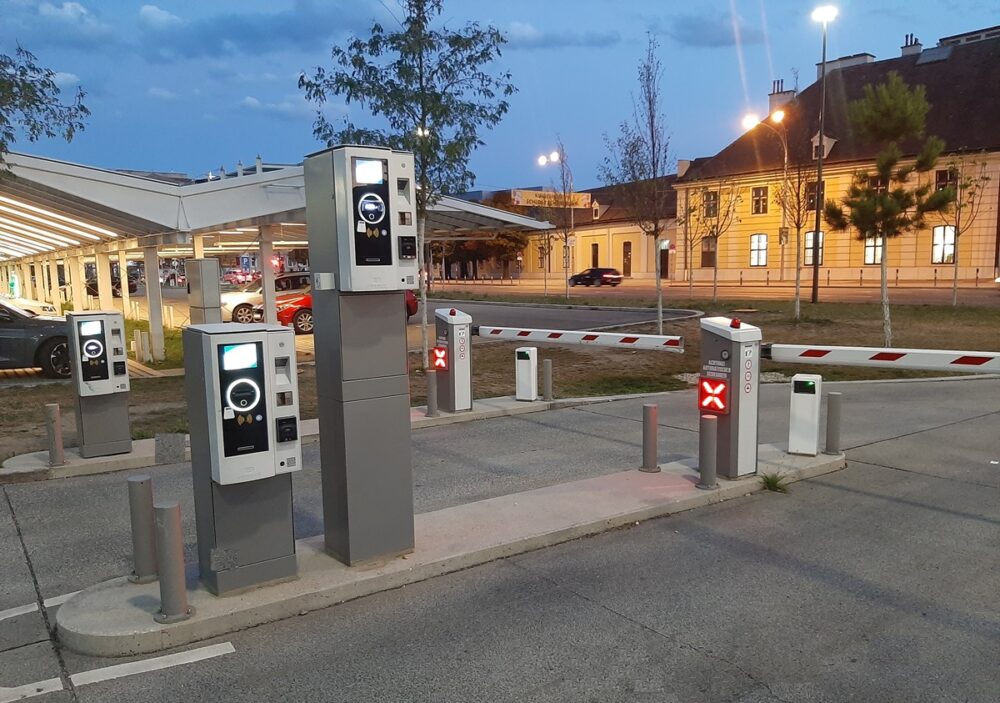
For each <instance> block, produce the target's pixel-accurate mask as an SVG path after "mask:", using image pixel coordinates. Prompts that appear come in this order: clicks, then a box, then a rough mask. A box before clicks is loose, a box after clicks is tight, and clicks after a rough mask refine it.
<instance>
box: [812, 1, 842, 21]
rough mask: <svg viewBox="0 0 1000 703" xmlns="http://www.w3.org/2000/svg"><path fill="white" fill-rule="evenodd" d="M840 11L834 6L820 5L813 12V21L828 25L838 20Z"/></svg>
mask: <svg viewBox="0 0 1000 703" xmlns="http://www.w3.org/2000/svg"><path fill="white" fill-rule="evenodd" d="M838 14H839V11H838V10H837V8H836V7H834V6H833V5H820V6H819V7H817V8H816V9H815V10H813V11H812V15H811V17H812V21H813V22H821V23H823V24H827V23H829V22H833V21H834V20H835V19H837V15H838Z"/></svg>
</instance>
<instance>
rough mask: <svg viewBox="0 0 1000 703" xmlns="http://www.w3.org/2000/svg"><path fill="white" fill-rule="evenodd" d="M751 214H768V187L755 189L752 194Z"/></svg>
mask: <svg viewBox="0 0 1000 703" xmlns="http://www.w3.org/2000/svg"><path fill="white" fill-rule="evenodd" d="M750 202H751V212H752V213H753V214H754V215H766V214H767V186H761V187H760V188H754V189H753V190H752V191H751V192H750Z"/></svg>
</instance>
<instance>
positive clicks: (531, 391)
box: [514, 347, 538, 401]
mask: <svg viewBox="0 0 1000 703" xmlns="http://www.w3.org/2000/svg"><path fill="white" fill-rule="evenodd" d="M514 398H515V400H527V401H534V400H538V349H537V348H536V347H518V348H517V349H515V350H514Z"/></svg>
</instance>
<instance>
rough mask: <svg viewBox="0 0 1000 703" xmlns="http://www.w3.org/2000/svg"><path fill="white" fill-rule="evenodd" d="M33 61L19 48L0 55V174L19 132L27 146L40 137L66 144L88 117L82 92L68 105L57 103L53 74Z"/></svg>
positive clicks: (32, 55) (79, 91) (57, 95)
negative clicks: (25, 140)
mask: <svg viewBox="0 0 1000 703" xmlns="http://www.w3.org/2000/svg"><path fill="white" fill-rule="evenodd" d="M36 61H37V59H36V58H35V56H34V54H32V53H31V52H30V51H27V50H25V49H22V48H21V47H20V46H18V47H17V49H16V50H15V51H14V55H13V56H8V55H7V54H0V173H2V172H4V171H6V170H7V168H8V167H7V166H6V160H5V157H6V155H7V154H8V153H9V150H10V146H11V144H13V143H14V142H15V141H17V133H18V132H19V131H20V132H22V133H23V134H24V135H25V136H26V137H27V138H28V141H29V142H35V141H38V140H39V139H41V138H42V137H49V138H51V137H62V138H63V139H65V140H66V141H67V142H69V141H72V140H73V137H74V136H75V135H76V133H77V132H78V131H80V130H82V129H83V128H84V123H83V120H84V118H85V117H87V116H88V115H90V110H88V109H87V108H86V106H85V105H84V104H83V98H84V97H85V96H86V94H85V93H84V92H83V90H82V89H81V88H77V90H76V96H75V97H74V99H73V101H72V102H70V103H68V104H67V103H62V102H60V100H59V96H60V95H61V93H62V91H60V90H59V86H58V85H56V82H55V73H54V72H53V71H51V70H50V69H47V68H42V67H41V66H39V65H38V64H37V63H36Z"/></svg>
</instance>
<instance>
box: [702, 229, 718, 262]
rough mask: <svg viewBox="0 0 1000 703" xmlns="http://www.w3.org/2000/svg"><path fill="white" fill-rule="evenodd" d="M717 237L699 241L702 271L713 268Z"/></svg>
mask: <svg viewBox="0 0 1000 703" xmlns="http://www.w3.org/2000/svg"><path fill="white" fill-rule="evenodd" d="M716 243H717V237H712V236H709V237H704V238H703V239H702V240H701V267H702V268H703V269H714V268H715V249H716Z"/></svg>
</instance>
